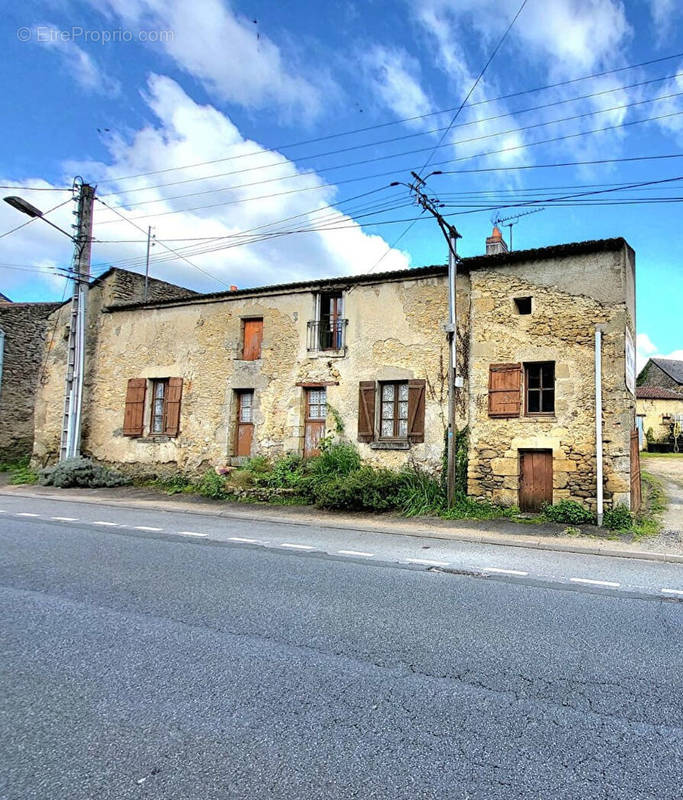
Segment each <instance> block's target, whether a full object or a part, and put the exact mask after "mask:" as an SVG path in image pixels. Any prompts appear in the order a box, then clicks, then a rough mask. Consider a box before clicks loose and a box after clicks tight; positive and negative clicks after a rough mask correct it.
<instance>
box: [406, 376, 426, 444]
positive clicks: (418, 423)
mask: <svg viewBox="0 0 683 800" xmlns="http://www.w3.org/2000/svg"><path fill="white" fill-rule="evenodd" d="M408 440H409V441H411V442H424V440H425V382H424V381H418V380H414V381H408Z"/></svg>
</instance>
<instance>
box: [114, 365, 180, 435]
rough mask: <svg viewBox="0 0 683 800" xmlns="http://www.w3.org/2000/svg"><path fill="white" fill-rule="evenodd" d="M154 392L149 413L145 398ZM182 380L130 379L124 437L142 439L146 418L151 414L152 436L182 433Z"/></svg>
mask: <svg viewBox="0 0 683 800" xmlns="http://www.w3.org/2000/svg"><path fill="white" fill-rule="evenodd" d="M148 384H149V391H150V392H151V401H150V405H149V412H146V411H145V408H146V404H145V398H146V396H147V390H148ZM182 394H183V379H182V378H154V379H152V380H150V381H148V380H147V379H146V378H131V379H130V380H129V381H128V389H127V391H126V411H125V415H124V419H123V435H124V436H142V435H143V433H144V430H145V416H146V415H147V413H149V417H148V419H149V433H150V435H153V436H159V435H161V436H177V435H178V433H179V431H180V402H181V399H182Z"/></svg>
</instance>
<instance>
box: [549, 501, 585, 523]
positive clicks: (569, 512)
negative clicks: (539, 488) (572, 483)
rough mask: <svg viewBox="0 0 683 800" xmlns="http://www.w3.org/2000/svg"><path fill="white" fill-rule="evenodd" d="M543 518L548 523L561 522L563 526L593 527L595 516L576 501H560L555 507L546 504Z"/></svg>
mask: <svg viewBox="0 0 683 800" xmlns="http://www.w3.org/2000/svg"><path fill="white" fill-rule="evenodd" d="M543 516H544V517H545V518H546V519H547V520H550V522H561V523H562V524H564V525H594V524H595V521H596V520H595V515H594V514H593V513H592V512H591V511H589V510H588V509H587V508H584V507H583V506H582V505H581V503H577V502H576V500H560V502H559V503H556V504H555V505H550V504H549V503H546V504H545V505H544V506H543Z"/></svg>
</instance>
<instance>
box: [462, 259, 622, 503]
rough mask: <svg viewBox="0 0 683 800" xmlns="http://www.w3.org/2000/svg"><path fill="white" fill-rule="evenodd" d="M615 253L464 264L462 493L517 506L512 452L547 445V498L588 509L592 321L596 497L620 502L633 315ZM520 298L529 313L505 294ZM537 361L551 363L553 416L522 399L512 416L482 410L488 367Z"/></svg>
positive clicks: (516, 462) (591, 499)
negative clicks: (597, 370)
mask: <svg viewBox="0 0 683 800" xmlns="http://www.w3.org/2000/svg"><path fill="white" fill-rule="evenodd" d="M624 257H625V254H624V253H610V252H607V253H599V254H594V255H591V256H583V257H576V256H574V257H571V258H564V259H561V260H552V259H551V260H546V261H544V262H543V263H540V262H539V263H535V264H534V263H527V264H523V265H521V264H518V265H515V266H510V267H502V268H498V269H496V270H486V269H482V270H476V271H473V272H472V274H471V280H472V294H471V302H472V308H471V346H470V359H471V363H470V400H469V415H470V417H469V419H470V427H471V438H470V453H469V474H468V486H469V492H470V494H472V495H475V496H483V497H487V498H489V499H491V500H493V501H494V502H499V503H504V504H511V505H512V504H516V503H517V501H518V491H519V480H520V450H526V449H530V450H536V449H544V450H551V451H552V453H553V502H558V501H559V500H561V499H562V498H572V499H575V500H579V501H581V502H583V503H584V504H585V505H587V506H588V507H590V508H594V507H595V503H596V486H595V463H596V461H595V412H594V409H595V401H594V391H595V388H594V387H595V382H594V335H595V327H596V325H601V326H602V327H603V346H602V368H603V409H604V410H603V420H604V436H603V439H604V477H605V498H606V501H607V502H608V503H609V502H611V501H613V502H615V503H616V502H626V503H628V502H629V492H630V486H629V474H630V456H629V432H630V430H631V429H632V428H633V427H634V422H635V414H634V405H635V402H634V398H633V396H632V395H631V394H630V393H629V392H628V391H627V389H626V386H625V379H624V349H625V341H624V337H625V328H626V326H629V327H630V326H631V325H632V323H631V320H632V319H634V318H635V314H634V310H633V309H629V308H627V304H626V302H625V298H626V294H625V291H624V289H625V281H626V276H625V270H624ZM553 276H554V277H553ZM596 281H599V285H597V284H596ZM588 292H592V294H594V295H597V298H596V297H592V296H589V295H588ZM529 296H530V297H531V298H532V309H533V310H532V313H531V314H529V315H520V314H519V313H517V311H516V307H515V304H514V298H515V297H529ZM598 298H599V299H598ZM543 361H552V362H554V363H555V412H554V414H552V415H551V416H548V417H542V416H527V415H525V408H524V399H522V407H521V411H520V415H519V416H518V417H515V418H512V419H505V418H504V419H499V418H491V417H489V409H488V382H489V367H490V365H491V364H495V363H507V362H510V363H521V364H525V363H531V362H543ZM523 380H524V379H523ZM522 390H524V386H522ZM523 393H524V392H523V391H522V395H523Z"/></svg>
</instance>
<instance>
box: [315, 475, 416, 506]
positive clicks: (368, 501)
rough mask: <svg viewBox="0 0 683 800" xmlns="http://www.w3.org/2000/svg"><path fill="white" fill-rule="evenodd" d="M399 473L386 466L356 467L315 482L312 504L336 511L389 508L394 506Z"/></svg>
mask: <svg viewBox="0 0 683 800" xmlns="http://www.w3.org/2000/svg"><path fill="white" fill-rule="evenodd" d="M403 485H404V484H403V477H402V476H401V474H400V473H398V472H392V470H389V469H373V468H372V467H369V466H366V467H360V468H359V469H355V470H353V471H351V472H349V473H347V474H346V475H338V476H337V477H334V478H329V479H328V480H326V481H322V482H320V483H317V484H316V485H315V488H314V496H315V501H316V505H318V506H320V507H321V508H329V509H334V510H339V511H390V510H392V509H395V508H397V507H398V505H399V502H400V492H401V489H402V487H403Z"/></svg>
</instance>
